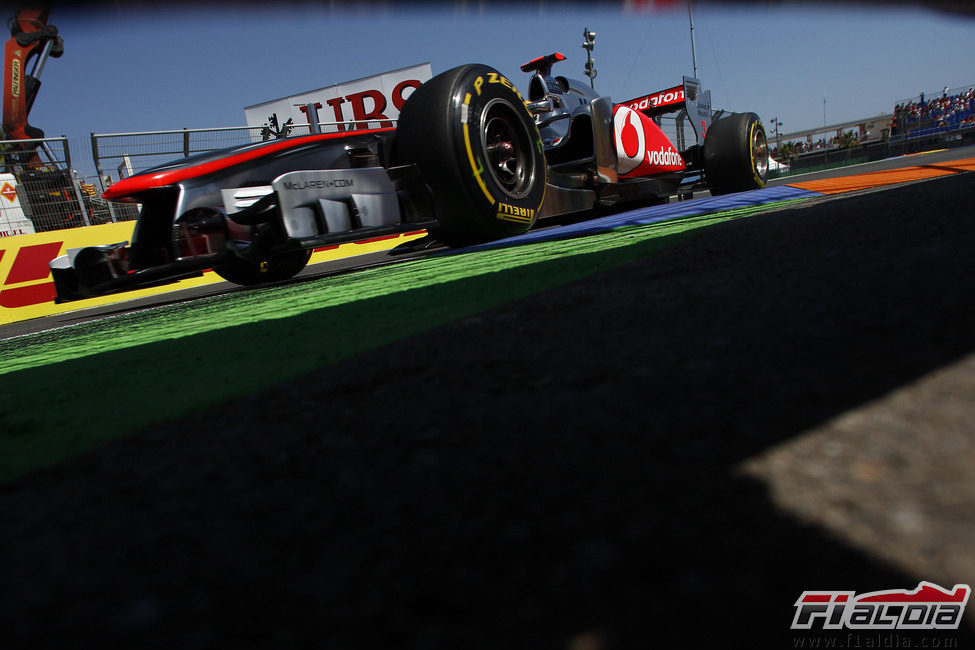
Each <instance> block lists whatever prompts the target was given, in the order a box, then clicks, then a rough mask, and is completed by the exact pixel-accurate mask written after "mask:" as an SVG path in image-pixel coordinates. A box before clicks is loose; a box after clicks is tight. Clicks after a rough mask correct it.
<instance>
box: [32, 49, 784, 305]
mask: <svg viewBox="0 0 975 650" xmlns="http://www.w3.org/2000/svg"><path fill="white" fill-rule="evenodd" d="M564 59H565V57H564V56H563V55H561V54H558V53H555V54H550V55H548V56H544V57H540V58H538V59H535V60H533V61H530V62H528V63H526V64H525V65H523V66H522V70H523V71H525V72H528V73H530V74H531V79H530V81H529V84H528V95H527V97H524V96H522V94H521V93H520V92H519V91H518V90H517V89H516V88H515V85H514V84H513V83H512V82H511V81H510V80H509V79H508V78H507V77H505V76H504V75H502V74H501V73H499V72H498V71H497V70H494V69H493V68H490V67H488V66H485V65H480V64H469V65H463V66H460V67H457V68H454V69H452V70H448V71H447V72H444V73H442V74H439V75H437V76H435V77H433V78H432V79H431V80H429V81H428V82H426V83H424V84H423V85H421V86H420V87H419V88H417V89H416V90H415V91H414V92H413V94H412V95H410V97H409V98H408V100H407V101H406V103H405V104H404V105H403V107H402V110H401V112H400V116H399V120H398V123H397V126H396V127H395V128H379V129H370V130H358V131H346V132H339V133H315V134H310V135H303V136H295V137H289V138H282V139H277V140H270V141H266V142H258V143H254V144H248V145H244V146H240V147H235V148H231V149H225V150H222V151H217V152H213V153H207V154H203V155H200V156H196V157H190V158H184V159H181V160H178V161H175V162H172V163H170V164H166V165H162V166H159V167H155V168H153V169H149V170H147V171H145V172H142V173H139V174H136V175H133V176H130V177H128V178H125V179H123V180H121V181H119V182H117V183H115V184H114V185H112V186H110V187H109V188H108V189H107V190H106V191H105V193H104V196H105V198H106V199H108V200H112V201H127V202H132V203H139V204H141V206H142V207H141V211H140V214H139V217H138V220H137V222H136V224H135V228H134V231H133V235H132V241H131V243H129V242H121V243H116V244H108V245H104V246H90V247H86V248H80V249H73V250H69V251H68V253H67V255H64V256H61V257H59V258H57V259H55V260H53V261H52V262H51V270H52V274H53V277H54V282H55V286H56V288H57V301H58V302H64V301H69V300H76V299H80V298H88V297H92V296H98V295H104V294H109V293H115V292H120V291H127V290H130V289H136V288H141V287H147V286H152V285H157V284H162V283H166V282H174V281H177V280H180V279H183V278H187V277H192V276H195V275H199V274H200V273H202V272H203V271H204V270H206V269H213V270H214V271H215V272H216V273H218V274H219V275H220V276H221V277H223V278H225V279H227V280H229V281H231V282H234V283H237V284H241V285H251V284H258V283H262V282H269V281H279V280H285V279H287V278H290V277H292V276H294V275H295V274H297V273H298V272H299V271H301V270H302V269H303V268H304V266H305V265H306V264H307V262H308V259H309V257H310V256H311V253H312V251H313V250H314V249H315V248H319V247H322V246H327V245H333V244H336V243H339V242H346V241H354V240H361V239H369V238H375V237H379V236H383V235H388V234H394V233H402V232H413V231H419V230H423V229H426V230H428V231H429V232H430V234H431V236H432V237H435V238H436V239H438V240H440V241H441V242H443V243H445V244H447V245H450V246H462V245H465V244H469V243H474V242H479V241H486V240H491V239H499V238H504V237H509V236H513V235H518V234H521V233H524V232H526V231H527V230H529V229H530V228H532V226H534V225H535V223H536V222H537V221H538V220H540V219H545V218H548V217H554V216H559V215H571V214H573V213H583V212H586V211H594V210H596V209H602V208H615V207H616V206H629V205H640V204H644V205H645V204H648V203H655V202H663V201H667V200H669V197H672V196H684V195H688V194H690V193H692V192H693V191H695V190H698V189H705V188H706V189H709V190H710V191H711V192H712V193H715V194H717V193H727V192H736V191H741V190H748V189H756V188H761V187H764V185H765V177H766V172H767V169H768V147H767V143H766V137H765V131H764V128H763V127H762V124H761V121H760V120H759V118H758V116H757V115H755V114H754V113H737V114H730V115H721V114H720V113H716V112H713V111H712V110H711V106H710V94H709V93H708V92H706V91H702V90H701V88H700V84H699V83H698V81H697V80H696V79H693V78H690V77H684V81H683V84H682V85H680V86H676V87H674V88H671V89H668V90H665V91H661V92H660V93H653V94H650V95H647V96H644V97H641V98H637V99H634V100H630V101H629V102H625V103H622V104H614V103H613V101H612V100H611V99H610V98H609V97H604V96H600V95H599V94H597V93H596V92H595V91H594V90H593V89H592V88H590V87H589V86H588V85H586V84H584V83H582V82H579V81H574V80H572V79H567V78H566V77H563V76H553V74H552V68H553V66H554V65H555V64H556V63H558V62H559V61H562V60H564ZM667 112H680V117H681V118H683V119H686V120H687V121H688V122H689V123H690V125H691V127H692V129H693V131H694V135H695V140H696V142H695V143H694V144H693V145H690V146H686V147H685V146H684V143H683V142H682V140H683V137H678V138H677V140H678V145H677V146H675V144H674V143H673V142H671V140H670V139H669V138H668V137H667V136H666V135H665V134H664V132H663V131H662V130H661V128H660V127H659V126H658V122H659V117H660V115H662V114H664V113H667Z"/></svg>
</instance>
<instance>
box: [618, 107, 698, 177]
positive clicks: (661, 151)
mask: <svg viewBox="0 0 975 650" xmlns="http://www.w3.org/2000/svg"><path fill="white" fill-rule="evenodd" d="M613 132H614V135H615V138H614V141H615V143H616V158H617V164H616V169H617V171H618V172H619V173H620V175H621V176H623V177H624V178H638V177H641V176H652V175H654V174H660V173H663V172H679V171H683V170H684V167H685V165H684V158H683V157H682V156H681V155H680V152H678V151H677V149H675V148H674V145H673V144H671V142H670V138H668V137H667V136H666V135H665V134H664V132H663V131H661V130H660V127H659V126H657V125H656V124H654V122H653V120H651V119H650V118H649V117H647V116H646V115H644V114H643V113H640V112H638V111H635V110H633V109H632V108H630V107H628V106H624V105H622V104H617V105H616V107H615V108H614V109H613Z"/></svg>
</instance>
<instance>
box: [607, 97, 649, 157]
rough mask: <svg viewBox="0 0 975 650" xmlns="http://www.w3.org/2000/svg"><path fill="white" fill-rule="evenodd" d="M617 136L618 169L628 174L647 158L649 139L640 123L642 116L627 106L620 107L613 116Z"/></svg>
mask: <svg viewBox="0 0 975 650" xmlns="http://www.w3.org/2000/svg"><path fill="white" fill-rule="evenodd" d="M613 131H614V132H615V135H616V158H617V162H616V169H617V171H619V173H621V174H627V173H629V172H631V171H633V170H634V169H636V168H637V167H639V166H640V164H641V163H642V162H643V160H644V158H646V156H647V137H646V134H645V133H644V132H643V125H642V124H641V123H640V116H639V115H637V113H636V112H635V111H633V110H631V109H629V108H627V107H626V106H618V107H617V108H616V115H614V116H613Z"/></svg>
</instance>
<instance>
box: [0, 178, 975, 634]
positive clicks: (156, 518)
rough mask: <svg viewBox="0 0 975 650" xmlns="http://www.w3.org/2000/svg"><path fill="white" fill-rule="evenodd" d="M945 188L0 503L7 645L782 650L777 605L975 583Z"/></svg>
mask: <svg viewBox="0 0 975 650" xmlns="http://www.w3.org/2000/svg"><path fill="white" fill-rule="evenodd" d="M972 178H973V177H972V176H971V175H960V176H958V177H953V178H948V179H939V180H934V181H929V182H925V183H920V184H916V185H912V186H909V187H902V188H895V189H890V190H886V191H882V192H871V193H864V194H861V195H857V196H852V197H848V198H841V199H834V200H830V201H827V202H819V203H815V204H812V205H809V206H807V207H800V208H794V209H789V210H786V211H782V212H776V213H771V214H764V215H759V216H755V217H752V218H749V219H745V220H739V221H733V222H728V223H724V224H721V225H718V226H715V227H712V228H710V229H707V230H706V231H703V232H702V233H700V234H699V235H697V236H695V237H693V238H691V239H689V240H687V241H685V242H683V243H681V244H678V245H676V246H674V247H673V248H671V249H668V250H667V251H665V252H664V253H662V254H660V255H658V256H655V257H653V258H650V259H646V260H642V261H640V262H637V263H635V264H631V265H629V266H626V267H622V268H617V269H615V270H613V271H610V272H607V273H603V274H601V275H598V276H595V277H592V278H590V279H587V280H584V281H580V282H576V283H573V284H571V285H568V286H565V287H563V288H560V289H558V290H554V291H551V292H547V293H544V294H540V295H537V296H534V297H532V298H530V299H526V300H522V301H518V302H514V303H511V304H508V305H506V306H504V307H502V308H499V309H496V310H493V311H490V312H487V313H483V314H481V315H479V316H477V317H475V318H470V319H467V320H464V321H460V322H455V323H453V324H451V325H449V326H446V327H442V328H439V329H437V330H433V331H430V332H427V333H426V334H423V335H420V336H417V337H414V338H411V339H408V340H405V341H401V342H400V343H397V344H394V345H391V346H387V347H384V348H380V349H376V350H373V351H371V352H368V353H366V354H363V355H360V356H359V357H356V358H354V359H351V360H349V361H347V362H343V363H340V364H337V365H334V366H331V367H328V368H325V369H323V370H320V371H317V372H315V373H313V374H311V375H308V376H306V377H303V378H301V379H299V380H296V381H294V382H291V383H288V384H285V385H281V386H279V387H276V388H275V389H273V390H270V391H267V392H264V393H261V394H255V395H252V396H249V397H248V398H246V399H241V400H238V401H236V402H233V403H231V404H228V405H225V406H224V407H222V408H220V409H214V410H212V411H210V412H207V413H201V414H199V415H197V416H194V417H191V418H188V419H186V420H183V421H180V422H172V423H169V424H167V425H165V426H160V427H157V428H155V429H152V430H149V431H145V432H142V433H140V434H139V435H137V436H134V437H132V438H129V439H126V440H122V441H119V442H117V443H114V444H112V445H110V446H108V447H107V448H104V449H101V450H99V451H98V452H96V453H91V454H88V455H87V456H85V457H82V458H78V459H75V460H73V461H71V462H68V463H64V464H62V465H60V466H57V467H55V468H52V469H49V470H45V471H41V472H37V473H34V474H32V475H29V476H27V477H24V478H23V479H20V480H18V481H15V482H12V483H8V484H5V485H2V486H0V539H3V540H4V542H3V553H2V554H0V575H2V576H3V578H2V582H0V584H2V585H3V588H2V593H0V598H2V603H0V612H2V613H0V645H3V646H4V647H103V646H105V645H116V644H118V645H125V646H128V647H159V648H204V647H281V648H292V647H322V648H418V649H419V648H502V647H503V648H571V649H572V650H583V649H591V650H595V649H598V648H646V647H653V646H665V647H666V646H676V647H746V646H745V645H743V644H746V645H747V646H750V647H763V646H773V645H775V646H780V647H793V640H794V639H793V637H794V635H793V634H792V633H791V632H790V631H789V629H788V628H789V624H790V623H791V620H792V615H793V607H792V604H793V603H794V602H795V599H796V598H797V596H798V595H799V594H800V593H801V591H802V590H804V589H851V590H856V591H858V592H863V591H873V590H878V589H893V588H899V589H911V588H914V587H915V586H916V585H917V582H918V581H919V580H922V579H923V580H932V581H934V582H938V583H939V584H942V585H943V586H949V587H950V586H951V585H952V584H954V583H965V582H967V583H969V584H975V567H973V563H972V560H971V557H972V552H971V549H972V541H973V539H975V532H973V528H975V527H973V523H975V522H973V519H975V517H973V515H972V513H973V512H975V478H973V477H975V469H973V468H975V462H973V461H975V431H973V425H972V423H973V422H975V398H973V392H972V386H973V383H975V379H973V377H975V361H973V358H972V354H973V352H975V301H973V299H972V298H973V296H975V268H973V259H975V255H973V252H975V219H973V216H975V214H973V208H972V206H973V205H975V186H973V183H972ZM971 620H972V618H971V617H969V621H971ZM902 636H906V634H905V635H902ZM938 636H939V638H950V639H955V640H958V641H959V646H958V647H967V646H968V645H970V644H971V642H972V640H973V637H975V627H973V626H972V625H971V623H970V622H969V623H968V624H967V625H966V626H963V629H962V630H960V631H959V632H951V633H942V632H939V633H938ZM3 637H10V639H11V643H9V644H3V643H2V639H3ZM846 638H847V637H846V634H845V633H844V634H843V635H842V639H844V640H845V639H846ZM901 647H903V646H901Z"/></svg>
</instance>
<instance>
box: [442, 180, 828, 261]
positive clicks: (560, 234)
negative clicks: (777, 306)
mask: <svg viewBox="0 0 975 650" xmlns="http://www.w3.org/2000/svg"><path fill="white" fill-rule="evenodd" d="M820 194H821V193H820V192H811V191H809V190H802V189H799V188H797V187H790V186H789V185H780V186H779V187H767V188H765V189H762V190H750V191H748V192H739V193H738V194H727V195H724V196H712V197H707V198H703V199H693V200H691V201H679V202H677V203H665V204H663V205H654V206H650V207H647V208H639V209H636V210H630V211H628V212H621V213H619V214H612V215H609V216H608V217H600V218H598V219H592V220H591V221H583V222H581V223H574V224H569V225H567V226H560V227H558V228H547V229H545V230H535V231H532V232H528V233H525V234H524V235H518V236H517V237H508V238H507V239H499V240H497V241H493V242H488V243H486V244H478V245H477V246H467V247H465V248H457V249H454V250H452V251H449V252H448V254H450V253H466V252H468V251H479V250H487V249H491V248H504V247H506V246H517V245H519V244H529V243H535V242H542V241H551V240H553V239H565V238H567V237H578V236H579V235H592V234H595V233H600V232H606V231H608V230H616V229H617V228H625V227H626V226H645V225H647V224H651V223H658V222H660V221H667V220H669V219H677V218H680V217H690V216H693V215H698V214H708V213H711V212H723V211H725V210H735V209H737V208H748V207H754V206H759V205H765V204H766V203H774V202H775V201H786V200H788V199H799V198H803V197H807V196H819V195H820Z"/></svg>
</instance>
